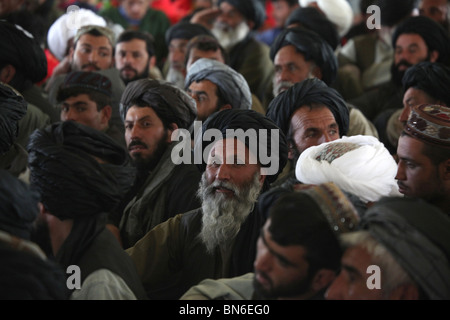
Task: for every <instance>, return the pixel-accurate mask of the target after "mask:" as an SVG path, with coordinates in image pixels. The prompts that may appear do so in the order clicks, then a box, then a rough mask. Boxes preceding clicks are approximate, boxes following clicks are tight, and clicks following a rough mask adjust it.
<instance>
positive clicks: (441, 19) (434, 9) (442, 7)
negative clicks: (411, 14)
mask: <svg viewBox="0 0 450 320" xmlns="http://www.w3.org/2000/svg"><path fill="white" fill-rule="evenodd" d="M419 12H420V15H421V16H426V17H428V18H431V19H433V20H434V21H436V22H437V23H439V24H442V25H444V24H445V23H446V22H447V12H448V1H447V0H422V2H421V4H420V8H419Z"/></svg>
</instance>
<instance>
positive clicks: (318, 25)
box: [285, 7, 339, 50]
mask: <svg viewBox="0 0 450 320" xmlns="http://www.w3.org/2000/svg"><path fill="white" fill-rule="evenodd" d="M291 24H300V25H301V26H302V27H304V28H307V29H309V30H312V31H314V32H317V33H318V34H319V35H320V36H321V37H322V38H323V39H324V40H325V41H326V42H328V44H329V45H330V46H331V48H332V49H333V50H336V48H337V47H338V45H339V34H338V32H337V28H336V26H335V25H334V24H333V23H332V22H331V21H330V20H328V19H327V17H325V16H324V15H323V14H322V13H321V12H320V11H319V10H317V9H316V8H314V7H306V8H303V7H299V8H297V9H295V10H294V11H292V13H291V14H290V15H289V17H288V18H287V20H286V23H285V26H286V27H287V26H289V25H291Z"/></svg>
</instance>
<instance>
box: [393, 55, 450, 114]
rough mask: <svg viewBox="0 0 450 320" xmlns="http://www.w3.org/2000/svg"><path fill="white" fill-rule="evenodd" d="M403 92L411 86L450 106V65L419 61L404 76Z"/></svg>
mask: <svg viewBox="0 0 450 320" xmlns="http://www.w3.org/2000/svg"><path fill="white" fill-rule="evenodd" d="M402 82H403V92H406V90H408V89H409V88H411V87H412V88H415V89H419V90H422V91H423V92H425V93H426V94H427V95H429V96H430V97H431V98H433V99H436V100H439V101H441V102H442V103H443V104H445V105H446V106H450V91H449V88H448V85H449V83H450V67H447V66H445V65H443V64H441V63H438V62H428V61H424V62H419V63H418V64H415V65H413V66H412V67H410V68H408V69H407V70H406V72H405V75H404V76H403V80H402Z"/></svg>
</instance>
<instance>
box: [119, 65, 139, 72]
mask: <svg viewBox="0 0 450 320" xmlns="http://www.w3.org/2000/svg"><path fill="white" fill-rule="evenodd" d="M124 70H131V71H133V72H135V73H137V70H136V69H134V68H133V67H131V66H129V65H125V66H124V67H123V68H122V69H120V71H121V72H122V71H124Z"/></svg>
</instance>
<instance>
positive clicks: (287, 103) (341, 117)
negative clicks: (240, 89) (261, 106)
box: [266, 78, 349, 136]
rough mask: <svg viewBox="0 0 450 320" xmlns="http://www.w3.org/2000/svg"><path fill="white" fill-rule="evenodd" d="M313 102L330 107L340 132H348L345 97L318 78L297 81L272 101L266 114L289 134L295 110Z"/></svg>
mask: <svg viewBox="0 0 450 320" xmlns="http://www.w3.org/2000/svg"><path fill="white" fill-rule="evenodd" d="M311 103H318V104H323V105H325V106H326V107H327V108H328V109H330V111H331V113H333V116H334V118H335V119H336V122H337V124H338V126H339V134H340V135H341V136H344V135H346V134H347V131H348V125H349V110H348V107H347V105H346V103H345V101H344V99H343V98H342V96H341V95H340V94H339V93H338V92H337V91H336V90H334V89H333V88H330V87H328V86H327V85H326V84H325V82H323V81H322V80H319V79H317V78H314V79H306V80H303V81H302V82H298V83H295V84H294V85H293V86H292V87H290V88H289V89H288V90H286V91H284V92H282V93H280V94H279V95H278V96H276V97H275V98H274V99H273V100H272V101H271V102H270V104H269V107H268V109H267V114H266V116H267V117H268V118H269V119H271V120H272V121H273V122H275V124H276V125H277V126H279V127H280V129H281V130H282V131H283V132H284V134H285V135H287V133H288V132H289V127H290V121H291V118H292V115H293V114H294V112H295V111H296V110H297V109H298V108H300V107H301V106H303V105H307V104H311Z"/></svg>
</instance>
